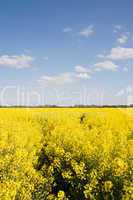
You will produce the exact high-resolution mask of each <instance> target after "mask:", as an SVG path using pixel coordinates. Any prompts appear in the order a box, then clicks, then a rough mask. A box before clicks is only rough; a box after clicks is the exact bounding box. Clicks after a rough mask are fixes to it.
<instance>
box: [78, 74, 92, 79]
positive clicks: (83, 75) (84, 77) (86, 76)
mask: <svg viewBox="0 0 133 200" xmlns="http://www.w3.org/2000/svg"><path fill="white" fill-rule="evenodd" d="M76 77H77V78H80V79H90V78H91V76H90V75H89V74H88V73H79V74H76Z"/></svg>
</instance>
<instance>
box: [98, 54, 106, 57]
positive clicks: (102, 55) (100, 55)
mask: <svg viewBox="0 0 133 200" xmlns="http://www.w3.org/2000/svg"><path fill="white" fill-rule="evenodd" d="M97 57H98V58H104V57H105V55H104V54H98V55H97Z"/></svg>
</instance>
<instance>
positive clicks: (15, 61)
mask: <svg viewBox="0 0 133 200" xmlns="http://www.w3.org/2000/svg"><path fill="white" fill-rule="evenodd" d="M33 60H34V58H33V57H31V56H28V55H11V56H10V55H2V56H0V66H1V67H10V68H16V69H21V68H29V67H31V62H32V61H33Z"/></svg>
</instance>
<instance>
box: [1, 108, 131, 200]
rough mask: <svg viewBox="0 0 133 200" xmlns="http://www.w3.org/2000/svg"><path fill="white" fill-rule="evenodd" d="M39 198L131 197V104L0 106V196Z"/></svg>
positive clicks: (108, 199)
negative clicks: (101, 105) (116, 106)
mask: <svg viewBox="0 0 133 200" xmlns="http://www.w3.org/2000/svg"><path fill="white" fill-rule="evenodd" d="M45 199H46V200H57V199H58V200H67V199H68V200H85V199H88V200H104V199H105V200H111V199H112V200H115V199H116V200H117V199H118V200H119V199H122V200H132V199H133V109H131V108H130V109H118V108H49V109H43V108H33V109H30V108H29V109H26V108H10V109H9V108H1V109H0V200H45Z"/></svg>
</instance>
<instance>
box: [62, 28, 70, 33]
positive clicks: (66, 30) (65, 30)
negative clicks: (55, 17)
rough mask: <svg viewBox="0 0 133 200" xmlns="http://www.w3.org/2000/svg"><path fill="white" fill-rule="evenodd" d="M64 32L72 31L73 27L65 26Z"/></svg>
mask: <svg viewBox="0 0 133 200" xmlns="http://www.w3.org/2000/svg"><path fill="white" fill-rule="evenodd" d="M63 32H64V33H69V32H72V28H70V27H65V28H64V29H63Z"/></svg>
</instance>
